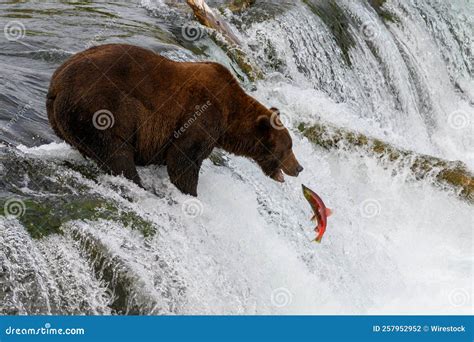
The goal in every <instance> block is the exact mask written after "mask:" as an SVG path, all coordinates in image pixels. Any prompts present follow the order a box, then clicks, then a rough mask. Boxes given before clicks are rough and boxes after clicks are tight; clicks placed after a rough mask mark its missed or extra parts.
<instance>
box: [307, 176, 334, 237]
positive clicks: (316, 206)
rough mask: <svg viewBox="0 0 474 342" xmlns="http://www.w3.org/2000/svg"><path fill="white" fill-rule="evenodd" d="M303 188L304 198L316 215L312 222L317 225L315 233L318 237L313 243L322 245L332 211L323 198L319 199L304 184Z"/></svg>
mask: <svg viewBox="0 0 474 342" xmlns="http://www.w3.org/2000/svg"><path fill="white" fill-rule="evenodd" d="M302 186H303V194H304V197H305V198H306V200H307V201H308V202H309V204H310V205H311V208H313V211H314V215H313V217H311V221H313V222H315V223H316V224H317V225H316V228H314V231H315V232H316V234H317V235H316V238H315V239H314V240H313V241H316V242H319V243H320V242H321V239H322V238H323V235H324V232H325V231H326V226H327V223H328V217H329V216H331V214H332V211H331V209H329V208H326V205H325V204H324V202H323V200H322V199H321V197H319V196H318V195H317V194H316V193H315V192H314V191H313V190H311V189H309V188H307V187H306V186H304V185H303V184H302Z"/></svg>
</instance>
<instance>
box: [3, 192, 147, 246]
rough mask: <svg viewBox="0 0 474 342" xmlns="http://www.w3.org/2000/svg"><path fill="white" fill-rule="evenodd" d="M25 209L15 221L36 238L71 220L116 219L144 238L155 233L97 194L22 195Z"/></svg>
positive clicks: (133, 215) (138, 218)
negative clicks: (30, 196)
mask: <svg viewBox="0 0 474 342" xmlns="http://www.w3.org/2000/svg"><path fill="white" fill-rule="evenodd" d="M5 202H6V199H1V200H0V207H1V208H0V210H1V211H0V214H1V215H5V214H6V213H5V208H4V206H5ZM22 202H23V203H24V205H25V210H24V211H23V213H22V214H21V215H19V217H18V220H19V221H20V222H21V223H22V224H23V226H24V227H25V228H26V229H27V230H28V232H29V233H30V235H31V237H33V238H35V239H39V238H42V237H44V236H48V235H50V234H62V233H63V231H62V228H61V226H62V225H63V224H64V223H66V222H68V221H73V220H88V221H97V220H100V219H103V220H108V221H115V222H118V223H121V224H123V225H124V226H126V227H130V228H131V229H136V230H138V231H140V232H141V233H142V234H143V235H144V236H145V237H148V236H151V235H153V234H155V232H156V229H155V227H154V225H153V224H152V223H151V222H148V221H146V220H144V219H143V218H141V217H140V216H138V215H137V214H135V213H134V212H133V211H131V210H123V209H120V208H119V207H118V206H117V205H116V204H115V203H113V202H111V201H107V200H104V199H102V198H100V197H97V196H95V197H94V196H89V197H83V196H81V197H79V196H76V197H71V196H64V197H63V196H57V197H45V198H25V199H23V200H22Z"/></svg>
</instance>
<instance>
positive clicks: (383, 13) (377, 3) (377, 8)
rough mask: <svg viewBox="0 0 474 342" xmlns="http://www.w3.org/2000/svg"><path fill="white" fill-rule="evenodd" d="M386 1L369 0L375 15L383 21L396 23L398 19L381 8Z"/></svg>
mask: <svg viewBox="0 0 474 342" xmlns="http://www.w3.org/2000/svg"><path fill="white" fill-rule="evenodd" d="M385 2H386V0H369V3H370V5H371V6H372V7H373V8H374V10H375V11H376V12H377V14H378V15H379V16H380V17H381V18H382V19H383V20H385V21H389V22H392V23H394V22H397V21H398V19H397V18H396V17H395V16H394V15H393V14H392V13H390V12H389V11H387V10H385V9H384V8H383V5H384V4H385Z"/></svg>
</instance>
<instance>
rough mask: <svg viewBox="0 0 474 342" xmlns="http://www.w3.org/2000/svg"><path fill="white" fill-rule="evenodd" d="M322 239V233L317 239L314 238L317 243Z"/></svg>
mask: <svg viewBox="0 0 474 342" xmlns="http://www.w3.org/2000/svg"><path fill="white" fill-rule="evenodd" d="M322 239H323V236H322V235H320V236H317V237H316V239H314V241H315V242H317V243H321V240H322Z"/></svg>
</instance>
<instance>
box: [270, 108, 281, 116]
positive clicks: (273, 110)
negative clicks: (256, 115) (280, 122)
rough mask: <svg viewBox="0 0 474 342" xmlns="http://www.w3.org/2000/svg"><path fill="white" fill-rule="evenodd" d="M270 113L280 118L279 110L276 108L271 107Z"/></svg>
mask: <svg viewBox="0 0 474 342" xmlns="http://www.w3.org/2000/svg"><path fill="white" fill-rule="evenodd" d="M270 111H271V112H272V113H275V114H276V115H278V116H280V110H279V109H278V108H276V107H272V108H270Z"/></svg>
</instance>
